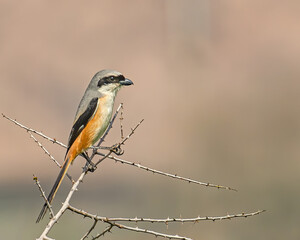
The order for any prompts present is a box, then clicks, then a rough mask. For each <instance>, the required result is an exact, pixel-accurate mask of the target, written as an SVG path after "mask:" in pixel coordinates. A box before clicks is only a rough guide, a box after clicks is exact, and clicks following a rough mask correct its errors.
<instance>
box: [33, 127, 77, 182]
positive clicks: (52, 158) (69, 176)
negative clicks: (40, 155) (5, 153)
mask: <svg viewBox="0 0 300 240" xmlns="http://www.w3.org/2000/svg"><path fill="white" fill-rule="evenodd" d="M28 133H29V134H30V137H31V138H32V139H33V140H34V142H35V143H36V144H37V145H39V147H40V148H41V149H42V150H43V151H44V152H45V153H46V154H47V155H48V156H49V157H50V159H51V160H52V161H53V162H54V163H55V164H56V165H57V166H58V167H59V168H61V165H60V164H59V162H58V161H56V159H55V158H54V157H53V156H52V155H51V154H50V153H49V151H48V150H47V149H46V148H45V147H44V146H43V145H42V144H41V143H40V142H39V141H38V140H37V139H36V138H35V137H34V136H33V135H32V133H31V132H28ZM66 175H67V177H68V178H69V179H70V181H71V182H72V183H73V182H74V180H73V178H72V176H71V175H69V174H68V173H67V174H66Z"/></svg>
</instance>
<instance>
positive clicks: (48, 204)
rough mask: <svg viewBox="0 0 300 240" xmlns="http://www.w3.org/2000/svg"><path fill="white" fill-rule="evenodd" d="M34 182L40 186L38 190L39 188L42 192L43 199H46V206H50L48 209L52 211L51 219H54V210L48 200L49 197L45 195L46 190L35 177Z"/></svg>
mask: <svg viewBox="0 0 300 240" xmlns="http://www.w3.org/2000/svg"><path fill="white" fill-rule="evenodd" d="M33 180H34V181H35V184H36V185H37V186H38V188H39V190H40V192H41V194H42V197H43V198H44V200H45V202H46V204H47V206H48V209H49V210H50V217H51V218H53V216H54V213H53V210H52V206H51V204H50V203H49V201H48V199H47V197H46V195H45V192H44V190H43V189H42V186H41V184H40V182H39V180H38V178H37V177H36V176H34V175H33Z"/></svg>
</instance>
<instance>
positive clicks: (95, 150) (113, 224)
mask: <svg viewBox="0 0 300 240" xmlns="http://www.w3.org/2000/svg"><path fill="white" fill-rule="evenodd" d="M120 110H121V117H120V128H121V141H120V142H119V143H118V144H115V145H113V146H112V147H110V148H104V149H106V150H108V153H107V154H103V153H101V152H99V150H100V149H103V147H101V144H102V143H103V142H104V141H105V137H106V136H107V134H108V133H109V131H110V130H111V128H112V126H113V123H114V121H115V119H116V117H117V115H118V113H119V111H120ZM122 111H123V104H120V105H119V107H118V109H117V110H116V113H115V114H114V116H113V118H112V120H111V121H110V124H109V126H108V128H107V130H106V132H105V133H104V135H103V136H102V138H101V139H100V140H99V142H98V144H97V145H96V146H94V147H91V149H92V154H91V156H90V159H91V160H93V158H94V157H95V156H96V155H100V156H102V158H100V159H99V160H98V162H96V164H95V165H98V164H99V163H100V162H102V161H103V160H104V159H106V158H109V159H112V160H114V161H115V162H120V163H124V164H127V165H130V166H134V167H137V168H139V169H142V170H145V171H149V172H152V173H156V174H159V175H163V176H166V177H170V178H174V179H178V180H182V181H186V182H189V183H195V184H199V185H203V186H207V187H215V188H222V189H227V190H234V191H236V190H235V189H233V188H230V187H226V186H221V185H216V184H211V183H204V182H199V181H196V180H193V179H190V178H185V177H181V176H178V175H177V174H170V173H166V172H163V171H159V170H155V169H152V168H149V167H146V166H143V165H141V164H139V163H134V162H130V161H127V160H123V159H120V158H118V157H115V156H113V155H112V154H113V153H115V154H117V155H121V154H122V153H123V150H122V149H121V146H122V145H124V144H125V142H126V141H127V140H128V139H129V138H130V137H131V136H132V135H133V134H134V132H135V130H136V129H137V128H138V127H139V126H140V125H141V123H142V122H143V120H141V121H140V122H139V123H138V124H137V125H136V126H135V127H134V128H133V129H131V132H130V133H129V134H128V135H127V136H126V137H125V138H124V135H123V125H122V120H123V112H122ZM2 116H3V117H4V118H6V119H7V120H9V121H11V122H13V123H14V124H16V125H17V126H19V127H21V128H23V129H25V130H26V131H27V132H28V133H29V134H30V137H31V138H32V139H33V140H34V141H35V143H37V144H38V146H39V147H40V148H41V149H42V150H43V151H44V152H45V153H46V154H47V155H48V156H49V158H50V159H51V160H52V161H53V162H54V163H55V164H56V165H57V166H58V167H60V166H61V165H60V164H59V163H58V162H57V161H56V160H55V158H54V157H53V156H52V155H51V154H50V153H49V151H48V150H47V149H46V148H45V147H44V146H43V145H42V144H41V143H40V142H39V141H38V140H37V139H36V138H35V137H34V135H33V134H36V135H38V136H40V137H42V138H44V139H47V140H48V141H50V142H52V143H55V144H58V145H59V146H61V147H64V148H66V147H67V146H66V145H65V144H63V143H62V142H59V141H57V140H56V139H55V138H50V137H48V136H46V135H45V134H43V133H42V132H39V131H36V130H34V129H32V128H29V127H26V126H24V125H23V124H21V123H19V122H17V121H16V120H14V119H11V118H9V117H7V116H5V115H4V114H2ZM88 167H89V164H86V165H85V167H84V168H83V171H82V173H81V175H80V176H79V178H78V179H77V181H74V180H72V178H71V177H70V176H69V175H68V177H69V178H70V179H71V181H72V182H73V186H72V188H71V190H70V192H69V193H68V195H67V197H66V199H65V201H64V203H63V205H62V207H61V208H60V209H59V211H58V212H57V213H56V214H54V213H53V210H52V207H51V205H50V203H49V202H48V201H47V198H46V195H45V193H44V191H43V189H42V187H41V185H40V183H39V181H38V179H37V177H35V176H34V180H35V182H36V184H37V186H38V188H39V190H40V192H41V194H42V197H43V198H44V200H45V202H46V203H47V205H48V208H49V209H50V218H51V219H50V221H49V223H48V224H47V226H46V227H45V229H44V231H43V233H42V234H41V236H40V237H39V238H38V240H44V239H46V240H52V239H51V238H49V237H48V236H47V234H48V233H49V232H50V230H51V229H52V227H53V226H54V224H55V223H57V221H58V219H59V218H60V217H61V216H62V215H63V214H64V212H65V211H66V210H67V209H69V210H70V211H72V212H74V213H76V214H79V215H83V216H84V217H89V218H91V219H93V220H94V222H93V224H92V226H91V227H90V229H89V230H88V231H87V232H86V233H85V234H84V236H83V237H82V238H81V240H84V239H86V238H88V236H89V235H90V234H91V232H92V231H93V230H94V229H95V227H96V225H97V223H98V222H99V221H100V222H103V223H107V224H109V226H107V227H106V228H105V229H104V230H103V231H102V232H101V233H99V234H97V235H96V236H95V237H92V239H98V238H100V237H101V236H104V234H105V233H107V232H110V231H111V230H112V229H113V228H119V229H124V230H128V231H134V232H140V233H144V234H150V235H154V236H156V237H163V238H168V239H182V240H191V239H190V238H188V237H182V236H178V235H169V234H165V233H160V232H155V231H152V230H148V229H143V228H139V227H137V226H136V227H131V226H126V225H124V224H120V223H118V222H129V223H130V222H135V223H139V222H148V223H164V224H168V223H173V222H180V223H186V222H193V223H197V222H199V221H204V220H210V221H216V220H225V219H233V218H240V217H251V216H255V215H258V214H260V213H262V212H264V210H262V211H256V212H252V213H240V214H228V215H226V216H217V217H208V216H206V217H200V216H198V217H194V218H169V217H168V218H165V219H153V218H138V217H135V218H110V217H101V216H97V215H94V214H91V213H88V212H85V211H84V210H80V209H77V208H75V207H73V206H71V205H70V200H71V198H72V196H73V194H74V192H75V191H77V190H78V186H79V184H80V183H81V182H82V180H83V178H84V177H85V175H86V174H87V173H88V172H89V171H88Z"/></svg>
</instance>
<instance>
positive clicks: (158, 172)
mask: <svg viewBox="0 0 300 240" xmlns="http://www.w3.org/2000/svg"><path fill="white" fill-rule="evenodd" d="M98 155H100V156H106V155H105V154H103V153H99V152H98ZM107 158H110V159H113V160H115V162H119V163H123V164H127V165H130V166H134V167H137V168H139V169H142V170H145V171H148V172H152V173H156V174H159V175H162V176H166V177H170V178H175V179H178V180H182V181H185V182H188V183H195V184H198V185H202V186H205V187H214V188H218V189H226V190H232V191H236V192H237V190H236V189H234V188H232V187H226V186H221V185H217V184H212V183H205V182H199V181H196V180H193V179H190V178H186V177H181V176H178V175H177V174H171V173H166V172H163V171H159V170H155V169H153V168H149V167H146V166H143V165H141V164H139V163H135V162H130V161H127V160H124V159H121V158H118V157H114V156H112V155H109V156H107Z"/></svg>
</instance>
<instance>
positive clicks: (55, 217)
mask: <svg viewBox="0 0 300 240" xmlns="http://www.w3.org/2000/svg"><path fill="white" fill-rule="evenodd" d="M87 173H88V172H87V171H86V170H85V169H84V171H83V172H82V173H81V175H80V176H79V178H78V179H77V181H76V182H75V183H74V184H73V186H72V188H71V190H70V192H69V194H68V196H67V198H66V200H65V201H64V203H63V205H62V207H61V209H60V210H59V211H58V212H57V214H56V215H55V216H54V217H53V218H51V219H50V221H49V223H48V225H47V226H46V228H45V229H44V231H43V233H42V234H41V236H40V237H39V238H38V240H43V239H44V238H45V237H47V234H48V233H49V231H50V230H51V228H52V227H53V225H54V224H55V223H56V222H57V221H58V219H59V218H60V217H61V216H62V215H63V213H64V212H65V211H66V209H67V208H68V207H69V203H70V200H71V198H72V196H73V194H74V192H75V191H76V190H77V187H78V185H79V184H80V183H81V182H82V179H83V178H84V176H85V175H86V174H87Z"/></svg>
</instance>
